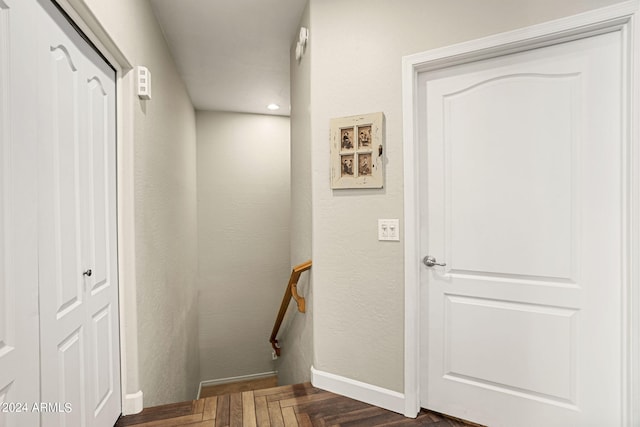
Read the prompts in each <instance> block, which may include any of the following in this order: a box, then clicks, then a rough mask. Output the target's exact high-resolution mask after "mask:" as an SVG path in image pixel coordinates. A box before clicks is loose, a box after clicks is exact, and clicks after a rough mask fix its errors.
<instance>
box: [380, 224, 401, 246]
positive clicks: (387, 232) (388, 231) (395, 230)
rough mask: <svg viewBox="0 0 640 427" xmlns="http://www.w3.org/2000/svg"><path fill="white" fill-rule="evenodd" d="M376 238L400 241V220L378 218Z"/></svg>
mask: <svg viewBox="0 0 640 427" xmlns="http://www.w3.org/2000/svg"><path fill="white" fill-rule="evenodd" d="M378 240H392V241H400V220H398V219H379V220H378Z"/></svg>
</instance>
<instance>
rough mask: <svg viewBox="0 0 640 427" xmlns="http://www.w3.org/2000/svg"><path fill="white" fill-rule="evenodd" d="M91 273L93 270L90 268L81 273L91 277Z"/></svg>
mask: <svg viewBox="0 0 640 427" xmlns="http://www.w3.org/2000/svg"><path fill="white" fill-rule="evenodd" d="M92 274H93V272H92V271H91V269H89V270H87V271H85V272H84V273H82V275H83V276H87V277H91V275H92Z"/></svg>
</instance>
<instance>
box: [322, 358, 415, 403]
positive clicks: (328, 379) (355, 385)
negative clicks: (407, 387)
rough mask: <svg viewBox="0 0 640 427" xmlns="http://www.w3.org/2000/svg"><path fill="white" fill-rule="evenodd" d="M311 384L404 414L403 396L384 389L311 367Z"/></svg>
mask: <svg viewBox="0 0 640 427" xmlns="http://www.w3.org/2000/svg"><path fill="white" fill-rule="evenodd" d="M311 384H313V386H314V387H317V388H321V389H323V390H327V391H330V392H332V393H336V394H340V395H342V396H346V397H350V398H352V399H356V400H359V401H361V402H364V403H368V404H370V405H375V406H379V407H380V408H384V409H388V410H389V411H393V412H397V413H399V414H403V415H404V412H405V401H404V394H402V393H398V392H397V391H393V390H388V389H386V388H382V387H378V386H375V385H371V384H367V383H363V382H360V381H356V380H352V379H350V378H346V377H341V376H340V375H335V374H331V373H329V372H323V371H319V370H317V369H315V368H314V367H313V366H312V367H311Z"/></svg>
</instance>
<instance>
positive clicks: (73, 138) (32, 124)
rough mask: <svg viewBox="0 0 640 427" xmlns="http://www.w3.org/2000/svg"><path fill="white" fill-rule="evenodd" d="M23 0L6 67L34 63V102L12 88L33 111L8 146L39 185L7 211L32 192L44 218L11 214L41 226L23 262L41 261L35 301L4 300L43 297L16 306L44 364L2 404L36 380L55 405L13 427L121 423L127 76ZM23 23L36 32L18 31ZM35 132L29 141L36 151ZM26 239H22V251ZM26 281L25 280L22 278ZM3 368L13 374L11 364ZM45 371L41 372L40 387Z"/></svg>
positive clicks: (30, 232) (30, 77) (54, 14)
mask: <svg viewBox="0 0 640 427" xmlns="http://www.w3.org/2000/svg"><path fill="white" fill-rule="evenodd" d="M2 2H3V0H0V5H2ZM19 3H24V2H18V1H15V0H14V1H9V0H6V2H5V8H4V11H5V12H4V13H5V18H4V22H5V23H6V22H8V23H9V32H10V33H9V34H10V35H11V36H12V37H11V43H14V44H15V46H16V49H15V50H13V51H12V52H11V53H12V54H10V55H8V56H7V58H3V66H4V65H5V64H9V67H10V66H11V62H12V61H14V60H15V61H23V62H24V63H25V64H29V65H30V66H31V67H29V68H22V69H21V70H20V71H21V72H22V74H23V75H22V76H20V75H18V76H16V74H15V73H11V74H10V75H11V78H12V79H13V78H14V76H16V79H18V80H21V84H22V86H24V87H29V90H30V91H31V93H32V96H31V97H30V98H29V99H24V98H23V97H22V96H21V95H22V94H20V93H15V92H14V91H15V90H16V89H17V88H18V87H20V85H16V86H14V85H13V84H9V85H8V87H9V89H8V90H9V91H12V96H11V97H10V100H11V101H10V103H11V105H10V106H11V108H10V109H13V107H14V105H15V106H16V107H17V108H20V107H19V106H20V104H28V106H29V108H27V107H24V108H23V109H22V111H23V112H22V116H20V117H11V121H10V124H14V122H16V126H15V130H13V131H12V132H11V133H10V135H9V136H8V137H7V138H6V139H3V147H4V148H6V149H5V151H8V152H11V156H13V157H16V158H19V159H21V160H22V162H23V167H20V166H19V165H16V168H14V169H13V170H15V174H16V175H25V176H27V179H26V181H27V183H28V184H29V185H28V187H27V188H23V187H22V185H23V184H22V180H21V179H20V178H21V176H16V179H15V180H13V181H11V182H10V183H9V184H8V185H5V186H4V188H3V190H4V191H3V208H4V210H5V211H6V208H7V206H11V203H10V201H8V202H9V203H6V201H7V197H11V196H12V195H15V194H22V193H25V194H26V195H25V196H20V197H21V198H22V197H24V198H26V199H27V201H28V203H29V206H34V205H35V206H36V207H37V209H35V211H34V213H31V212H22V210H20V208H19V207H18V206H11V209H12V213H13V215H14V216H13V217H12V218H13V220H15V221H16V222H17V223H25V221H26V220H25V219H23V218H22V217H21V215H25V216H26V218H27V220H28V221H29V222H30V227H27V226H26V225H23V229H24V230H22V231H16V232H17V233H18V232H19V233H24V234H25V236H26V237H28V238H29V239H30V240H29V243H28V249H29V251H28V253H25V254H24V255H21V258H23V259H22V261H24V263H25V264H29V271H27V272H26V274H28V275H29V281H28V283H26V286H25V289H26V291H27V292H26V293H25V289H22V288H21V287H20V286H19V284H18V283H19V281H11V280H5V285H6V288H8V289H9V291H8V292H6V293H5V294H4V295H3V294H0V295H2V297H3V302H5V303H6V304H7V305H8V304H10V303H11V302H10V300H9V298H7V296H11V298H12V299H13V300H14V301H18V300H21V299H23V298H24V299H26V300H28V301H32V300H33V299H34V298H35V299H36V300H37V302H38V303H37V304H35V305H34V304H33V303H32V302H31V303H24V302H23V303H22V304H23V305H25V306H27V310H30V313H28V314H25V313H23V312H22V311H21V310H23V309H22V308H19V307H15V309H14V312H13V317H12V318H11V322H12V325H11V326H12V328H13V331H14V334H15V335H20V334H21V333H26V334H29V335H33V334H35V336H37V337H39V340H38V341H36V342H35V344H34V342H33V340H32V341H30V342H29V343H28V349H27V344H25V351H23V352H22V353H23V354H24V355H26V356H28V357H29V358H30V364H31V365H33V364H34V363H37V366H29V367H28V368H27V369H24V371H25V372H21V371H23V369H21V368H20V367H18V369H17V370H15V371H14V372H15V375H14V376H15V378H11V376H12V375H11V374H9V375H8V377H7V378H6V379H3V378H2V377H0V379H3V382H2V383H0V390H3V389H2V387H5V388H6V387H7V384H8V389H7V393H6V396H4V397H3V396H2V395H1V394H0V398H2V399H3V401H7V402H10V401H11V402H13V401H16V400H15V399H21V398H22V397H20V398H19V397H18V395H16V396H15V398H14V397H13V395H12V394H11V388H13V386H16V387H18V388H17V389H16V390H18V389H19V388H20V387H22V384H23V382H27V383H31V387H32V389H35V390H37V391H38V393H37V394H34V393H31V395H29V396H28V399H30V401H29V405H31V403H42V404H44V405H43V406H41V407H40V409H41V410H40V411H39V413H38V414H37V416H34V414H33V413H34V412H35V408H33V407H28V408H27V409H28V411H27V412H28V414H23V415H21V414H16V413H9V414H6V418H7V423H8V424H6V425H15V426H22V425H25V426H26V425H29V426H33V425H41V426H52V427H53V426H74V427H75V426H78V427H80V426H91V427H101V426H112V425H113V424H114V422H115V420H116V419H117V418H118V416H119V414H120V412H121V392H120V348H119V312H118V280H117V279H118V278H117V253H116V248H117V240H116V239H117V236H116V179H115V164H116V151H115V150H116V149H115V140H116V136H115V129H116V127H115V126H116V125H115V117H116V115H115V113H116V107H115V106H116V104H115V101H116V99H115V98H116V87H115V72H114V71H113V70H112V69H111V68H110V66H109V65H108V64H107V63H106V62H105V61H104V59H102V58H101V57H100V56H99V55H98V54H97V52H96V51H95V50H94V49H93V48H92V46H90V45H89V44H88V43H87V42H86V41H85V40H84V39H83V37H82V36H81V35H80V34H79V33H78V32H77V31H76V29H75V28H74V27H73V26H72V25H71V24H70V23H69V22H68V21H67V20H66V18H65V17H64V16H63V15H62V14H61V13H60V11H58V10H57V8H56V7H55V6H54V5H53V3H51V2H50V1H49V0H38V1H37V2H36V1H29V2H26V3H30V5H28V6H25V5H23V4H21V5H20V6H19V7H18V4H19ZM14 6H16V8H15V9H13V7H14ZM14 10H15V13H14ZM14 17H15V18H16V21H15V22H22V23H26V24H27V28H30V29H31V31H30V32H27V31H25V30H24V29H21V28H16V27H18V26H17V25H11V24H13V23H14V21H13V19H14ZM21 44H25V45H26V46H24V47H26V49H20V47H21ZM15 56H27V57H28V58H26V59H24V58H23V59H20V58H18V59H15V58H14V57H15ZM25 74H26V75H25ZM6 87H7V85H5V89H6ZM17 122H20V123H17ZM34 129H35V131H34ZM23 130H26V131H27V132H29V135H28V136H27V138H26V139H27V140H28V141H27V143H26V144H24V148H23V144H22V143H23V142H24V140H23V138H22V137H21V131H23ZM7 147H9V148H7ZM23 150H28V151H29V152H28V153H24V152H23ZM11 156H10V157H8V159H9V160H8V161H9V162H10V161H11V160H12V159H13V157H11ZM14 197H15V196H14ZM13 211H15V212H13ZM5 224H6V221H5ZM12 229H13V228H12ZM21 237H22V235H21V234H20V235H16V236H15V239H16V241H18V243H17V246H20V245H21V243H19V240H20V239H21ZM5 260H6V257H5ZM29 260H30V261H31V262H29ZM12 263H13V261H12V260H9V264H12ZM11 267H13V265H11ZM34 271H35V273H34ZM22 273H23V272H22V271H20V272H15V273H14V275H13V276H12V279H13V278H15V276H18V277H19V276H20V275H21V274H22ZM5 277H6V276H5ZM20 280H21V279H20ZM33 283H36V285H35V286H34V285H33ZM18 310H20V311H18ZM34 319H36V320H35V325H34ZM25 327H26V328H28V329H27V330H23V328H25ZM23 331H24V332H23ZM0 351H1V350H0ZM34 352H35V358H34V357H33V353H34ZM0 355H1V353H0ZM0 357H1V356H0ZM31 359H33V360H31ZM18 363H19V362H18ZM0 364H1V365H0V367H1V368H2V371H3V372H4V371H5V365H4V361H3V360H2V359H0ZM7 366H9V365H7ZM34 370H35V371H36V372H39V375H36V376H35V379H34V376H33V375H31V372H33V371H34ZM27 371H28V372H27ZM34 383H35V384H34ZM23 395H24V396H25V399H26V398H27V397H26V396H27V394H23ZM16 402H18V401H16ZM27 419H28V420H29V421H27ZM34 420H35V421H34ZM38 420H39V421H38ZM34 422H35V423H34ZM2 425H5V424H2Z"/></svg>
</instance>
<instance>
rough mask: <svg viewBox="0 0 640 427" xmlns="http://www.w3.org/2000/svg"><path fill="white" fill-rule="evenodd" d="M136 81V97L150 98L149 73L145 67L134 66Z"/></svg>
mask: <svg viewBox="0 0 640 427" xmlns="http://www.w3.org/2000/svg"><path fill="white" fill-rule="evenodd" d="M136 83H137V85H136V86H137V93H138V98H140V99H144V100H149V99H151V73H150V72H149V69H148V68H147V67H143V66H141V65H139V66H137V67H136Z"/></svg>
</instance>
